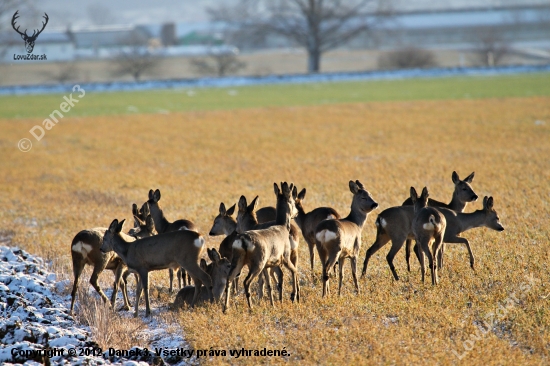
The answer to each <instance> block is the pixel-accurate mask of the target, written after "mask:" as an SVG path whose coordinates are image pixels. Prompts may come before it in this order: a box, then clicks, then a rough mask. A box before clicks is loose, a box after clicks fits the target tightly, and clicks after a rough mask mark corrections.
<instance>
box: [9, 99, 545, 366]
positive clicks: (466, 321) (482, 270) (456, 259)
mask: <svg viewBox="0 0 550 366" xmlns="http://www.w3.org/2000/svg"><path fill="white" fill-rule="evenodd" d="M535 121H546V123H545V124H542V123H540V122H539V123H535ZM40 122H41V121H40V120H37V119H29V120H0V130H1V131H2V136H1V137H0V152H1V154H2V158H1V160H0V171H1V172H2V174H1V175H0V190H1V192H2V194H1V195H0V204H1V207H2V208H3V210H1V211H0V220H1V221H0V222H2V224H1V225H0V230H13V231H14V232H15V237H14V239H13V240H14V243H16V244H18V245H20V246H22V247H23V248H25V249H26V250H28V251H30V252H32V253H36V254H40V255H42V256H45V257H47V258H55V259H56V260H57V262H58V264H60V267H58V268H61V267H63V266H62V265H63V264H64V265H65V268H66V269H65V270H64V271H65V272H67V273H71V270H70V269H68V268H70V254H69V246H70V241H71V239H72V237H73V236H74V235H75V234H76V233H77V232H78V231H79V230H81V229H84V228H88V227H94V226H108V225H109V223H110V222H111V221H112V220H113V219H114V218H118V219H121V218H127V219H130V218H131V215H130V214H131V211H130V206H131V203H132V202H137V203H138V204H141V203H143V201H144V200H145V199H146V197H147V192H148V190H149V189H150V188H160V189H161V191H162V199H161V204H162V205H163V208H164V210H165V212H166V215H167V216H168V218H169V219H172V220H173V219H176V218H188V219H191V220H194V221H195V222H196V223H197V224H198V226H199V228H200V229H201V231H202V232H203V233H206V232H207V231H208V230H209V229H210V225H211V222H212V219H213V217H214V216H215V214H216V213H217V208H218V205H219V203H220V202H221V201H223V202H225V203H226V205H227V204H232V203H234V202H236V201H237V200H238V197H239V196H240V195H241V194H244V195H246V196H247V197H252V196H253V195H256V194H258V195H260V204H261V205H268V204H269V205H273V204H274V197H273V193H272V184H273V182H279V181H283V180H286V181H292V182H294V183H295V184H296V185H297V186H298V188H300V189H301V188H302V187H304V186H305V187H307V189H308V195H307V197H306V201H305V205H306V209H313V208H314V207H317V206H321V205H330V206H332V207H334V208H336V209H337V210H338V211H339V212H340V213H341V214H344V215H346V214H347V212H348V209H349V204H350V200H351V194H350V193H349V190H348V188H347V185H348V180H349V179H360V180H361V181H362V182H363V183H364V184H365V186H366V187H367V189H368V190H369V191H370V192H371V193H372V195H373V197H374V198H375V200H377V201H378V203H379V204H380V208H379V209H378V210H376V211H375V212H374V213H373V214H372V215H371V216H370V217H369V219H368V221H367V224H366V225H365V229H364V230H363V247H362V249H361V257H360V262H361V265H362V261H363V259H364V255H365V251H366V249H367V248H368V246H370V245H371V244H372V242H373V241H374V236H375V229H374V224H373V222H374V219H375V218H376V214H377V213H378V212H380V211H381V210H383V209H385V208H387V207H390V206H395V205H399V204H400V203H401V202H402V201H403V200H404V199H405V198H407V194H408V189H409V187H410V186H411V185H413V186H416V187H420V188H421V187H422V186H424V185H427V186H428V187H429V188H430V193H431V197H433V198H435V199H439V200H444V201H447V200H449V199H450V196H451V193H452V183H451V172H452V171H453V170H457V171H458V173H459V174H460V175H461V176H465V175H467V174H469V173H470V172H472V171H475V172H476V177H475V180H474V183H473V187H474V189H475V191H476V193H478V195H479V196H481V197H483V196H484V195H492V196H493V197H494V199H495V208H496V210H497V211H498V213H499V215H500V217H501V221H502V223H503V224H504V225H505V227H506V231H504V232H502V233H497V232H494V231H490V230H489V229H474V230H472V231H469V232H467V233H466V234H464V236H465V237H467V238H468V239H469V240H470V242H471V243H472V249H473V251H474V253H475V255H476V259H477V263H476V266H477V272H475V273H474V272H473V271H472V270H471V269H470V268H469V263H468V255H467V251H466V250H465V248H464V247H463V246H453V245H451V246H450V247H448V248H449V249H448V250H447V251H446V267H445V268H444V269H443V271H442V272H441V274H440V276H441V277H440V285H439V286H437V287H432V286H431V285H430V284H429V282H430V281H428V282H427V283H426V284H422V283H421V282H420V275H419V270H418V265H417V263H416V262H413V272H411V273H410V274H408V273H407V272H406V266H405V265H404V260H403V258H404V253H399V254H398V255H397V257H396V262H395V263H396V268H397V271H398V273H399V274H400V275H401V277H402V280H401V281H400V282H394V281H393V279H392V277H391V273H390V271H389V269H388V266H387V263H386V260H385V255H386V253H387V252H388V250H389V245H388V246H386V247H384V248H383V249H382V250H381V251H379V252H378V253H377V254H376V255H375V256H374V257H373V259H372V260H371V264H370V267H369V270H368V272H367V276H366V278H365V279H362V280H361V281H360V287H361V291H362V292H361V294H360V295H359V296H356V295H355V294H354V293H353V291H352V288H353V287H352V284H351V278H350V271H349V264H347V263H346V267H345V270H346V274H345V280H344V281H345V282H344V289H343V296H342V297H341V298H338V297H337V296H335V295H333V296H332V297H330V298H328V299H321V296H320V295H321V287H320V285H319V284H318V283H316V284H312V283H311V280H310V276H309V270H308V268H307V267H308V265H307V264H306V263H307V258H308V257H307V248H306V245H305V243H304V242H303V241H302V242H301V243H302V244H304V245H302V247H301V249H300V253H301V259H300V263H301V267H300V272H301V275H300V281H301V284H302V299H303V302H302V303H300V304H299V305H292V304H290V302H289V300H288V298H289V293H288V292H287V293H285V301H284V302H283V303H282V304H279V303H276V308H275V309H273V308H271V307H270V306H269V305H268V302H262V303H261V304H260V305H259V306H257V307H256V308H255V309H254V310H253V311H252V312H250V311H249V310H248V309H247V308H246V306H245V305H246V302H245V301H244V298H243V296H242V295H241V296H239V298H237V299H236V301H235V304H236V307H235V306H233V307H232V308H231V310H230V312H229V313H228V314H227V315H223V314H222V313H221V308H220V306H219V305H207V306H203V307H199V308H197V309H195V310H193V311H186V312H182V313H181V314H180V318H179V319H180V324H181V327H182V328H183V330H184V332H185V333H186V334H187V337H188V339H189V341H190V343H191V344H192V346H193V347H195V348H200V349H209V348H210V347H214V348H216V349H226V350H227V349H233V348H238V349H240V348H242V347H245V348H246V349H263V348H264V347H267V348H268V349H282V348H283V347H286V350H288V351H289V352H290V354H291V356H290V357H289V358H287V359H281V358H268V359H263V358H254V357H251V358H247V359H242V360H239V361H244V362H245V363H246V362H247V363H250V364H255V363H258V362H267V363H279V362H284V361H285V360H299V361H302V362H303V363H304V364H316V363H324V364H336V363H338V364H340V363H344V364H358V363H361V364H413V363H414V364H417V363H421V362H425V363H429V364H434V363H439V364H455V363H464V364H511V363H518V364H543V363H548V353H549V351H550V312H549V310H548V309H549V305H550V304H549V300H548V299H547V298H546V297H545V296H546V295H547V294H548V293H549V292H550V289H549V285H548V282H547V280H548V277H549V274H550V270H549V269H548V263H549V259H550V258H549V254H550V251H549V248H550V247H549V245H548V244H549V236H550V225H549V218H550V206H549V205H550V197H549V192H550V190H549V188H550V186H549V182H550V169H549V168H550V163H549V160H548V159H549V157H550V98H548V97H534V98H508V99H485V100H467V101H415V102H384V103H366V104H348V105H331V106H317V107H292V108H290V107H289V108H262V109H249V110H234V111H217V112H194V113H181V114H171V115H168V116H163V115H127V116H119V117H112V116H111V117H93V118H84V117H78V118H65V119H63V120H62V121H61V122H60V123H59V125H57V126H56V127H55V128H54V129H52V130H51V131H48V132H47V134H46V136H45V137H44V139H43V140H42V141H41V142H40V143H36V144H35V146H34V147H33V149H32V150H31V152H29V153H22V152H20V151H19V150H18V149H17V148H16V147H15V142H16V141H18V140H19V139H20V138H21V137H25V136H26V135H27V134H28V132H27V131H28V130H29V128H30V127H31V126H32V125H34V124H38V123H40ZM480 207H481V201H479V202H477V203H475V204H473V205H472V206H471V207H469V208H468V209H467V211H471V210H473V209H477V208H480ZM33 220H36V224H34V223H33ZM219 241H220V239H219V238H210V239H209V241H208V245H209V246H217V245H218V243H219ZM166 272H167V271H162V272H159V273H155V274H154V276H153V277H152V281H153V286H154V285H162V286H164V287H166V286H167V278H168V275H167V273H166ZM317 272H320V265H319V264H318V263H317ZM528 275H532V276H533V277H534V278H536V279H538V281H537V282H535V283H532V287H531V288H530V289H529V291H527V290H525V286H524V285H523V284H525V283H528V282H527V279H526V276H528ZM88 276H89V275H88ZM106 276H107V277H108V282H106V283H107V284H108V283H110V281H111V277H110V274H109V275H104V277H105V278H107V277H106ZM331 285H332V288H333V289H334V286H335V281H331ZM104 286H105V285H104ZM522 286H524V287H522ZM287 290H288V288H287ZM514 292H515V293H516V296H517V297H518V298H519V299H520V302H519V303H515V302H514V303H513V306H511V307H509V308H508V309H505V310H502V309H500V310H499V308H498V307H499V304H503V303H504V304H505V302H506V300H507V299H509V297H510V294H512V293H514ZM333 294H334V292H333ZM496 310H497V313H498V314H500V316H497V317H495V321H494V331H492V332H490V333H489V334H487V335H486V336H481V338H480V339H478V340H476V341H475V342H473V343H472V342H470V343H467V344H466V346H467V347H468V348H470V346H471V347H472V349H471V351H469V352H467V353H466V354H465V355H464V357H463V359H462V360H459V358H457V357H456V356H455V355H454V354H453V352H452V351H453V350H455V351H456V352H457V353H458V354H463V353H464V352H465V349H464V344H463V342H464V341H467V340H468V339H470V338H471V336H470V334H473V333H475V331H476V329H477V327H476V326H475V323H474V322H481V321H482V320H484V318H485V316H486V315H487V314H489V313H490V312H495V311H496ZM498 311H500V313H499V312H498ZM213 360H214V361H216V362H220V361H226V362H230V363H233V362H235V360H231V359H229V358H224V359H221V358H214V359H213Z"/></svg>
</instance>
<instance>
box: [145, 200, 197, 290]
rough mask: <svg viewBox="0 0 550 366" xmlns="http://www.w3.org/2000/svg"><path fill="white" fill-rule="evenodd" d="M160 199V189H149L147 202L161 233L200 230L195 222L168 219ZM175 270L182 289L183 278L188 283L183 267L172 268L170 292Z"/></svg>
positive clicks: (170, 272)
mask: <svg viewBox="0 0 550 366" xmlns="http://www.w3.org/2000/svg"><path fill="white" fill-rule="evenodd" d="M159 201H160V190H158V189H157V190H156V191H154V192H153V190H152V189H151V190H149V200H148V201H147V202H146V203H147V204H148V205H149V210H150V211H151V216H152V217H153V220H154V221H155V228H156V229H157V232H158V233H159V234H164V233H168V232H171V231H176V230H189V231H194V232H198V230H197V227H196V226H195V224H194V223H193V222H191V221H189V220H184V219H181V220H176V221H174V222H170V221H168V220H167V219H166V217H165V216H164V212H163V211H162V208H161V207H160V204H159ZM174 270H176V271H178V273H177V276H178V285H179V288H180V289H181V280H182V279H183V285H184V286H185V285H186V284H187V275H186V274H185V271H184V270H182V269H181V268H177V269H173V268H170V270H169V274H170V293H172V291H173V283H174Z"/></svg>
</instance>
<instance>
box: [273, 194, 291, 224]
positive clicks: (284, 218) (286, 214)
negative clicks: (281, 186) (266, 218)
mask: <svg viewBox="0 0 550 366" xmlns="http://www.w3.org/2000/svg"><path fill="white" fill-rule="evenodd" d="M276 209H277V215H276V216H275V225H284V226H286V227H287V228H290V220H291V217H290V215H291V212H290V211H291V208H290V207H289V203H288V202H287V201H285V200H282V199H281V200H277V206H276Z"/></svg>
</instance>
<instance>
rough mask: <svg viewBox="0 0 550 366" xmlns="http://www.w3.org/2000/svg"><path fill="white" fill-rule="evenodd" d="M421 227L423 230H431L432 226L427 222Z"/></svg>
mask: <svg viewBox="0 0 550 366" xmlns="http://www.w3.org/2000/svg"><path fill="white" fill-rule="evenodd" d="M422 227H423V228H424V230H433V229H434V224H432V223H431V222H427V223H425V224H424V225H422Z"/></svg>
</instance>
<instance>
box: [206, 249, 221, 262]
mask: <svg viewBox="0 0 550 366" xmlns="http://www.w3.org/2000/svg"><path fill="white" fill-rule="evenodd" d="M208 256H209V257H210V259H211V260H212V262H214V263H218V262H219V261H220V259H221V258H220V254H219V253H218V251H217V250H216V249H214V248H213V249H212V250H210V252H209V253H208Z"/></svg>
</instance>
